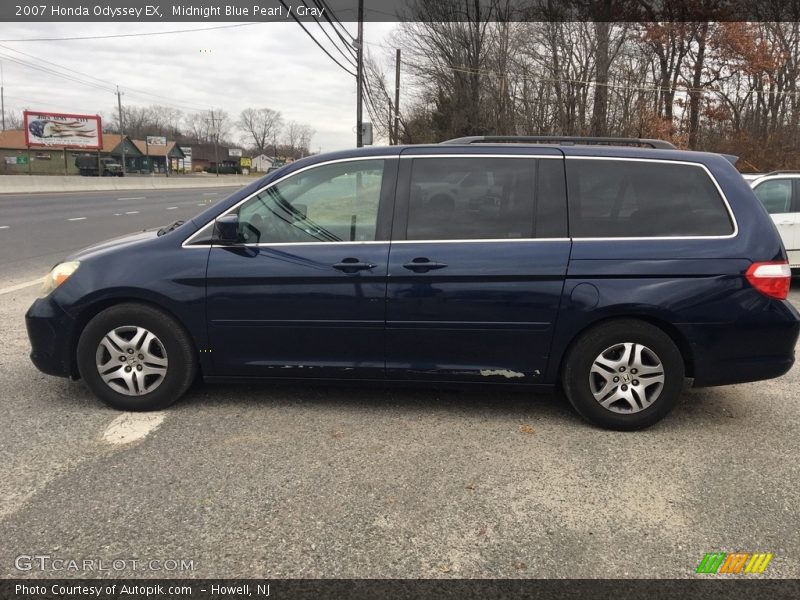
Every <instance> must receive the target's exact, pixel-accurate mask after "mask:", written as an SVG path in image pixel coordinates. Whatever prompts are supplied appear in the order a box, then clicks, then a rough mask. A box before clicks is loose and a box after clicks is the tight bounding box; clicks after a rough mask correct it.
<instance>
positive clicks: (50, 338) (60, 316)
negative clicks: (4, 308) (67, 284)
mask: <svg viewBox="0 0 800 600" xmlns="http://www.w3.org/2000/svg"><path fill="white" fill-rule="evenodd" d="M25 326H26V328H27V330H28V339H29V340H30V342H31V361H32V362H33V364H34V365H35V366H36V368H37V369H39V370H40V371H41V372H42V373H46V374H48V375H56V376H58V377H75V376H77V371H76V369H75V366H74V361H73V360H72V332H73V331H74V326H75V321H74V320H73V319H72V318H71V317H70V316H69V315H67V313H65V312H64V311H63V310H62V309H61V307H59V306H58V305H57V304H56V303H55V302H53V301H52V300H51V299H50V298H39V299H38V300H36V301H35V302H34V303H33V304H32V305H31V307H30V308H29V309H28V312H27V313H26V314H25Z"/></svg>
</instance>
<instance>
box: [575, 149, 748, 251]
mask: <svg viewBox="0 0 800 600" xmlns="http://www.w3.org/2000/svg"><path fill="white" fill-rule="evenodd" d="M567 182H568V189H569V222H570V233H571V235H572V236H573V237H596V238H604V237H607V238H613V237H676V236H712V235H730V234H731V233H733V223H732V222H731V220H730V215H729V214H728V211H727V209H726V207H725V203H724V201H723V199H722V196H721V195H720V193H719V191H718V190H717V188H716V186H715V185H714V183H713V181H712V180H711V178H710V177H709V175H708V174H707V173H706V171H705V170H704V169H702V168H700V167H699V166H694V165H683V164H669V163H666V162H658V163H657V162H645V161H641V162H640V161H633V160H622V159H620V160H591V159H589V160H584V159H568V160H567Z"/></svg>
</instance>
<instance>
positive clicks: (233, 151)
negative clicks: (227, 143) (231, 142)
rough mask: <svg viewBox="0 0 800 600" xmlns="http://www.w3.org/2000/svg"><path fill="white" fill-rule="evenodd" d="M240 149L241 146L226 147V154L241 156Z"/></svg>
mask: <svg viewBox="0 0 800 600" xmlns="http://www.w3.org/2000/svg"><path fill="white" fill-rule="evenodd" d="M241 155H242V149H241V148H228V156H237V157H239V156H241Z"/></svg>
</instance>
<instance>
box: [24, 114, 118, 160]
mask: <svg viewBox="0 0 800 600" xmlns="http://www.w3.org/2000/svg"><path fill="white" fill-rule="evenodd" d="M22 117H23V121H24V123H25V144H26V145H27V146H51V147H58V148H75V147H78V148H95V149H100V148H102V147H103V129H102V126H101V124H100V117H99V116H97V115H73V114H64V113H46V112H36V111H30V110H26V111H24V112H23V113H22ZM17 164H21V163H19V162H17Z"/></svg>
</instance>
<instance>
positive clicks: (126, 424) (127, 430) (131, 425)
mask: <svg viewBox="0 0 800 600" xmlns="http://www.w3.org/2000/svg"><path fill="white" fill-rule="evenodd" d="M166 416H167V415H166V413H163V412H160V413H158V412H148V413H139V412H126V413H122V414H121V415H120V416H118V417H117V418H116V419H114V420H113V421H111V423H110V424H109V425H108V427H107V428H106V430H105V432H103V441H104V442H108V443H109V444H130V443H132V442H137V441H139V440H142V439H144V438H145V437H147V436H148V435H149V434H151V433H153V432H154V431H155V430H156V429H158V428H159V427H160V426H161V423H163V422H164V419H165V418H166Z"/></svg>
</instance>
